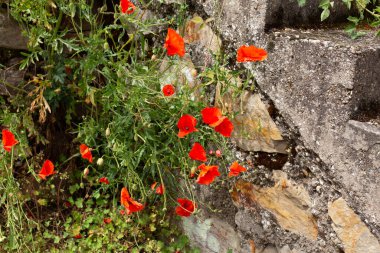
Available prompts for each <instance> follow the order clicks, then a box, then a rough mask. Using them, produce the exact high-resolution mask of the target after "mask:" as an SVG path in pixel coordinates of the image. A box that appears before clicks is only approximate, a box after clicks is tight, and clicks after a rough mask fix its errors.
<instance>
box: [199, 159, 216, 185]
mask: <svg viewBox="0 0 380 253" xmlns="http://www.w3.org/2000/svg"><path fill="white" fill-rule="evenodd" d="M198 169H200V170H201V172H200V173H199V175H198V178H197V183H198V184H205V185H209V184H211V183H212V182H213V181H214V180H215V178H216V177H217V176H220V173H219V170H218V166H215V165H213V166H207V165H205V164H204V163H203V164H201V165H199V166H198Z"/></svg>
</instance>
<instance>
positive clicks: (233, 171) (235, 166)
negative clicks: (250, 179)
mask: <svg viewBox="0 0 380 253" xmlns="http://www.w3.org/2000/svg"><path fill="white" fill-rule="evenodd" d="M244 171H247V169H246V168H244V167H243V166H241V165H240V164H239V163H238V162H236V161H235V162H234V163H232V165H231V166H230V172H229V173H228V176H229V177H236V176H238V175H239V174H240V172H244Z"/></svg>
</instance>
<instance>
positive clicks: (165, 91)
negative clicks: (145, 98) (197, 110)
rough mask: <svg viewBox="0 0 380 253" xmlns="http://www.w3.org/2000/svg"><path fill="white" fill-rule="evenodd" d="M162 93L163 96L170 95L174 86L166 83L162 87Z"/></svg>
mask: <svg viewBox="0 0 380 253" xmlns="http://www.w3.org/2000/svg"><path fill="white" fill-rule="evenodd" d="M162 93H163V94H164V96H165V97H170V96H172V95H173V94H174V93H175V88H174V86H173V85H171V84H167V85H165V86H164V87H162Z"/></svg>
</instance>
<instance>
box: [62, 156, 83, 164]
mask: <svg viewBox="0 0 380 253" xmlns="http://www.w3.org/2000/svg"><path fill="white" fill-rule="evenodd" d="M77 156H80V153H76V154H74V155H72V156H70V157H69V158H67V159H66V160H65V161H63V163H61V166H63V165H64V164H65V163H67V162H69V161H70V160H71V159H73V158H75V157H77Z"/></svg>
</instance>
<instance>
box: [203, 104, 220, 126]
mask: <svg viewBox="0 0 380 253" xmlns="http://www.w3.org/2000/svg"><path fill="white" fill-rule="evenodd" d="M201 113H202V119H203V122H204V123H205V124H207V125H209V126H210V127H216V126H217V125H219V124H220V123H222V121H223V120H224V119H225V118H226V117H224V116H222V112H221V111H220V110H219V109H218V108H216V107H206V108H204V109H203V110H202V111H201Z"/></svg>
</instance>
